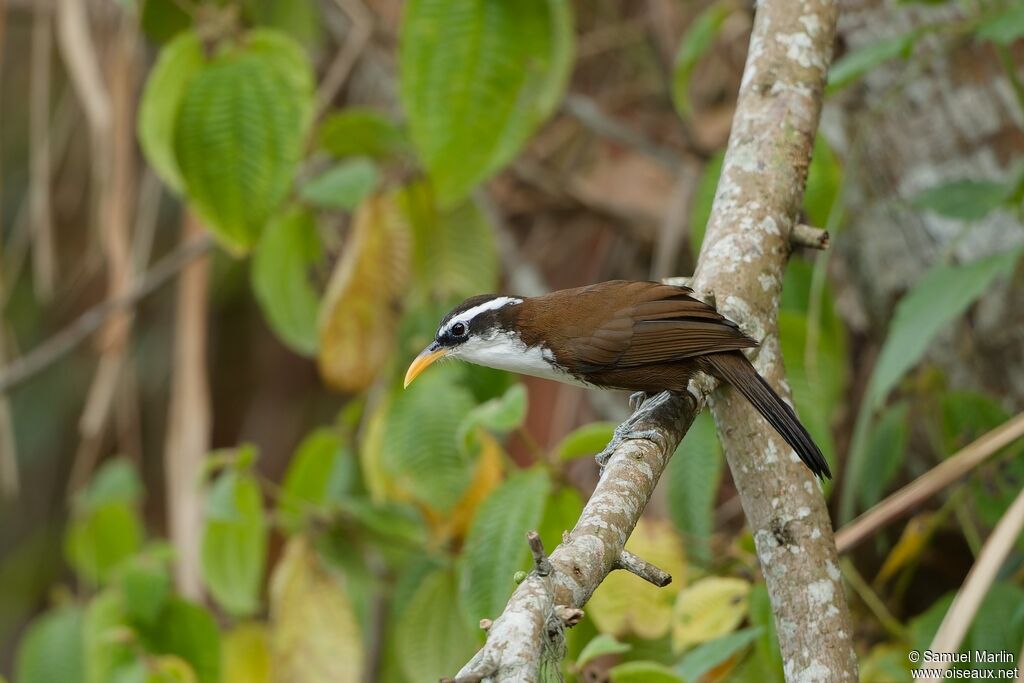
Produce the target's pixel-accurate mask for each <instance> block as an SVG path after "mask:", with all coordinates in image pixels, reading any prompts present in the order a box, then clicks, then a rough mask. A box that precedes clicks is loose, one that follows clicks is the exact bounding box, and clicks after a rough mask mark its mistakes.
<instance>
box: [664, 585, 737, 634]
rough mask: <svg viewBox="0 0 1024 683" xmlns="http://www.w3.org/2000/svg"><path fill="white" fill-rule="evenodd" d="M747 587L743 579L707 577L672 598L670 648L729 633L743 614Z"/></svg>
mask: <svg viewBox="0 0 1024 683" xmlns="http://www.w3.org/2000/svg"><path fill="white" fill-rule="evenodd" d="M749 597H750V584H749V583H748V582H746V581H744V580H743V579H737V578H730V577H722V576H709V577H707V578H705V579H701V580H700V581H698V582H697V583H695V584H693V585H692V586H690V587H689V588H687V589H686V590H684V591H682V592H681V593H680V594H679V597H678V598H676V607H675V613H674V614H673V623H672V647H673V648H674V649H675V650H676V651H679V650H684V649H686V648H688V647H690V646H691V645H696V644H698V643H704V642H707V641H709V640H713V639H715V638H718V637H720V636H724V635H726V634H727V633H732V632H733V631H734V630H735V629H736V627H737V626H739V625H740V622H741V621H743V617H744V615H746V613H747V599H748V598H749Z"/></svg>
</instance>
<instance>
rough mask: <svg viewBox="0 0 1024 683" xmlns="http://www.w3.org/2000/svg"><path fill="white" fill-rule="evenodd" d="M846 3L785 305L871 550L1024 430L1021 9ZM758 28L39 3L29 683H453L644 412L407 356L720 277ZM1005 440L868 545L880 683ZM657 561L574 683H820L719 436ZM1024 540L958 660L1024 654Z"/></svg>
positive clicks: (723, 4)
mask: <svg viewBox="0 0 1024 683" xmlns="http://www.w3.org/2000/svg"><path fill="white" fill-rule="evenodd" d="M840 8H841V15H840V24H839V37H838V41H837V45H836V59H835V62H834V64H833V67H832V70H831V72H830V79H829V87H828V92H827V99H826V104H825V108H824V114H823V118H822V124H821V131H820V135H819V137H818V140H817V141H816V143H815V149H814V158H813V162H812V164H811V167H810V169H809V179H808V186H807V193H806V197H805V202H804V211H803V215H802V216H801V217H800V220H801V221H802V222H804V223H808V224H810V225H814V226H817V227H821V228H826V229H827V230H828V231H829V232H830V234H831V236H832V246H831V248H830V249H829V250H827V251H812V250H807V249H798V250H797V251H796V252H795V253H794V254H793V257H792V259H791V262H790V265H789V267H788V270H787V274H786V281H785V285H784V291H783V301H782V307H781V311H780V315H779V330H780V334H781V338H782V346H783V352H784V356H785V364H786V369H787V373H788V381H789V384H790V387H791V388H792V391H793V395H794V400H795V402H796V405H797V408H798V411H799V413H800V415H801V417H802V419H803V421H804V422H805V424H807V426H808V428H809V429H810V431H811V433H812V434H813V435H814V437H815V439H816V441H817V442H818V443H819V444H820V445H821V447H822V450H823V451H824V453H825V454H826V456H827V458H828V459H829V461H830V463H831V464H832V470H833V472H836V473H837V476H836V479H835V481H834V484H829V485H827V486H826V489H825V494H826V495H827V496H828V500H829V506H830V510H831V512H832V515H833V520H834V524H835V526H836V528H837V529H838V528H840V527H842V526H843V525H845V524H847V523H848V522H850V521H851V520H852V519H853V518H854V517H856V516H857V515H858V514H860V513H861V512H863V511H865V510H867V509H868V508H870V507H871V506H873V505H875V504H876V503H878V502H879V501H881V500H882V499H883V498H885V497H886V496H888V495H890V494H892V493H894V492H896V491H897V490H898V489H899V488H900V487H901V486H903V485H905V484H907V483H908V482H910V481H912V480H914V479H916V478H918V477H932V478H931V479H930V481H935V479H934V474H933V473H934V468H936V467H937V466H938V465H940V464H942V463H948V462H950V461H951V460H952V461H953V462H954V463H961V462H963V461H962V460H956V459H955V458H956V455H957V454H958V452H959V451H960V450H961V449H962V448H964V447H965V446H968V445H969V444H972V442H974V441H975V440H976V439H977V438H978V437H980V436H982V435H983V434H985V433H986V432H988V431H989V430H992V429H994V428H997V427H1000V426H1003V428H1004V429H1011V430H1017V431H1016V432H1015V433H1016V434H1018V435H1019V434H1020V429H1021V422H1022V419H1024V418H1022V417H1021V415H1020V412H1021V410H1022V408H1024V279H1022V278H1024V275H1022V272H1021V269H1020V267H1019V264H1020V255H1021V253H1022V245H1024V225H1022V216H1024V209H1022V198H1024V165H1022V164H1021V160H1022V159H1024V156H1022V151H1024V85H1022V79H1024V5H1021V4H1020V3H1019V2H1015V1H1014V0H1005V1H999V0H977V1H971V2H958V1H956V0H900V1H898V2H896V1H894V2H880V1H877V0H843V2H841V3H840ZM752 20H753V7H752V5H751V4H750V3H746V2H737V1H733V0H713V1H708V0H644V1H643V2H616V1H611V0H608V1H605V0H599V1H595V2H586V3H583V2H579V3H567V2H562V1H561V0H528V1H527V0H523V1H522V2H518V1H517V2H515V3H504V2H500V1H498V0H472V1H468V0H467V1H464V2H463V1H460V2H455V1H452V0H410V1H409V2H405V3H402V2H399V1H398V0H292V1H291V2H275V1H274V0H0V48H2V49H0V226H2V248H0V249H2V251H0V307H2V312H3V315H2V323H0V324H2V327H0V676H2V675H6V676H8V677H10V680H13V681H16V682H17V683H43V682H51V681H53V682H58V681H60V682H66V681H89V682H90V683H93V682H96V683H100V682H104V683H105V682H106V681H118V682H126V681H198V682H199V683H217V682H218V681H224V682H225V683H239V682H242V681H251V682H260V681H270V680H273V681H294V682H298V683H303V682H307V681H308V682H314V683H315V682H318V681H335V682H337V681H396V682H398V681H420V680H437V679H438V678H439V677H440V676H442V675H454V673H455V672H456V671H457V670H458V669H459V668H460V667H461V665H462V664H463V663H464V662H465V661H466V660H467V659H468V657H469V656H470V655H471V654H472V653H473V652H474V650H475V649H476V648H477V647H478V646H479V645H480V644H481V643H482V639H483V632H482V631H481V630H480V629H479V627H478V624H479V621H480V620H481V619H485V618H491V619H493V618H495V617H496V616H497V615H498V614H499V613H500V611H501V608H502V606H503V605H504V603H505V600H506V599H507V597H508V595H509V594H510V592H511V590H512V589H513V587H514V585H515V582H514V578H515V574H516V572H517V571H519V570H522V569H525V568H527V567H528V566H529V563H528V551H527V547H526V544H525V543H524V542H523V536H524V534H525V532H526V531H527V530H529V529H535V528H536V529H539V530H540V532H541V535H542V538H543V540H544V542H545V544H546V546H547V548H548V549H552V548H554V547H555V545H556V544H557V543H558V542H559V540H560V538H561V533H562V531H563V530H566V529H571V528H572V526H573V523H574V521H575V519H576V518H577V517H578V515H579V512H580V510H581V506H582V504H583V502H584V501H585V500H586V499H587V497H588V496H589V494H590V492H591V491H592V490H593V487H594V485H595V483H596V481H597V470H596V465H595V464H594V462H593V459H592V457H591V456H592V455H593V454H594V453H596V452H597V451H599V450H600V449H601V448H602V447H603V446H604V444H605V443H606V441H607V439H608V438H609V436H610V434H611V429H612V427H613V426H614V424H615V423H616V421H618V420H620V419H622V418H623V417H625V416H626V413H627V408H626V401H625V396H624V395H618V394H604V393H601V392H587V391H584V390H581V389H577V388H573V387H568V386H562V385H558V384H554V383H548V382H544V381H540V380H533V379H523V378H519V377H515V376H510V375H507V374H504V373H498V372H493V371H488V370H484V369H481V368H476V367H468V366H463V365H459V364H454V363H452V364H447V365H444V366H441V367H435V368H431V370H430V372H428V373H425V374H424V375H423V376H422V377H421V378H420V379H419V380H417V382H416V383H415V384H414V385H412V387H410V389H408V390H406V391H402V388H401V377H402V375H403V374H404V370H405V368H406V366H407V365H408V363H409V361H410V360H411V358H412V357H413V356H414V355H415V354H416V353H417V352H418V351H419V350H420V349H421V348H422V347H423V346H424V345H425V344H426V343H428V342H429V341H430V339H431V338H432V335H433V333H434V330H435V327H436V324H437V322H438V320H439V319H440V317H441V315H442V314H443V313H444V312H445V311H446V310H447V309H448V308H450V307H451V306H452V305H453V304H454V303H457V302H458V301H460V300H462V299H463V298H465V297H468V296H471V295H474V294H478V293H484V292H492V291H496V292H504V293H514V294H520V295H531V294H536V293H540V292H543V291H547V290H551V289H557V288H562V287H572V286H579V285H583V284H587V283H592V282H597V281H601V280H607V279H613V278H630V279H657V278H661V277H668V276H678V275H688V274H690V273H691V272H692V270H693V267H694V264H695V262H696V258H697V254H698V253H699V249H700V244H701V240H702V236H703V230H704V226H705V223H706V222H707V219H708V215H709V213H710V210H711V204H712V200H713V197H714V192H715V187H716V183H717V179H718V173H719V170H720V168H721V164H722V156H723V150H724V147H725V144H726V141H727V138H728V134H729V127H730V123H731V119H732V114H733V111H734V107H735V98H736V92H737V90H738V88H739V83H740V78H741V75H742V68H743V64H744V60H745V58H746V47H747V40H748V38H749V33H750V29H751V25H752ZM1014 416H1016V417H1014ZM1006 442H1009V445H1008V446H1005V447H1002V448H993V447H986V446H984V445H982V446H980V447H975V448H974V450H973V451H971V452H972V453H973V454H974V459H973V460H972V464H970V465H967V466H963V467H961V466H959V465H957V466H955V467H957V468H959V469H956V472H957V474H956V476H954V477H952V478H951V479H950V480H949V481H946V482H945V483H942V484H941V485H940V486H937V487H936V488H937V492H936V493H935V494H934V495H932V496H931V497H929V498H927V499H926V500H924V501H912V504H911V503H905V504H904V503H900V502H899V501H900V500H904V499H902V498H897V503H896V506H897V508H899V509H900V513H901V514H900V519H898V520H897V521H894V522H893V523H891V524H889V525H887V526H884V527H880V528H875V529H873V530H872V531H871V532H870V533H869V534H868V535H867V537H866V538H862V539H859V543H858V544H856V547H854V543H852V542H848V543H846V545H844V544H843V543H842V542H841V543H840V550H841V552H842V553H843V563H842V567H841V568H842V571H843V574H844V577H845V579H846V581H847V585H848V587H849V591H848V594H849V600H850V604H851V609H852V611H853V615H854V622H855V631H856V632H855V641H856V646H857V650H858V654H859V655H860V657H861V678H862V680H864V681H878V682H881V681H906V680H910V674H909V667H910V663H909V662H908V660H907V652H908V650H910V649H918V650H920V649H923V648H925V647H927V644H928V643H929V642H931V638H932V637H933V635H934V634H935V632H936V629H937V628H938V626H939V623H940V622H941V620H942V617H943V615H944V614H945V612H946V610H947V608H948V607H949V604H950V602H951V600H952V598H953V596H954V595H955V593H956V591H957V590H958V589H959V588H960V587H961V585H962V584H963V581H964V578H965V576H966V575H967V572H968V571H969V569H970V568H971V566H972V564H973V563H974V560H975V558H976V556H977V555H978V553H979V552H980V550H981V548H982V547H983V545H984V544H985V541H986V539H987V538H988V536H989V534H990V533H991V530H992V529H993V527H994V526H995V525H996V524H997V523H998V522H999V520H1000V519H1002V518H1003V517H1004V515H1006V513H1007V509H1008V506H1009V505H1010V503H1011V502H1012V501H1013V500H1014V498H1015V497H1016V496H1018V495H1019V494H1020V491H1021V489H1022V486H1024V455H1022V444H1021V441H1020V440H1019V439H1016V440H1015V439H1012V438H1011V439H1006V440H1004V443H1006ZM1018 507H1019V506H1018ZM628 547H629V548H630V549H632V550H634V551H635V552H637V553H638V554H640V555H641V556H643V557H645V558H647V559H649V560H651V561H653V562H655V563H656V564H658V565H659V566H662V567H663V568H665V569H666V570H668V571H670V573H672V575H673V577H674V581H673V583H672V584H671V585H670V586H669V587H668V588H665V589H655V588H653V587H651V586H648V585H646V584H644V583H643V582H642V581H641V580H640V579H638V578H636V577H635V576H632V575H622V573H616V574H613V575H612V576H611V577H609V579H608V580H607V581H606V582H605V583H604V584H603V585H602V587H601V588H600V590H599V591H598V592H597V594H595V596H594V598H593V600H592V601H591V603H589V604H588V606H587V608H586V610H585V611H586V614H587V616H586V618H585V619H584V621H583V622H582V623H581V624H580V625H579V626H577V627H576V628H574V629H572V630H571V631H570V632H568V634H567V635H568V646H567V652H565V653H553V658H552V662H551V663H549V664H550V665H549V666H548V667H547V669H546V672H545V675H546V676H547V677H549V678H550V679H551V680H556V679H557V678H558V676H563V677H564V678H565V679H567V680H584V681H609V680H611V681H625V682H628V681H651V680H657V681H661V680H666V681H687V682H693V681H720V680H738V681H773V680H776V681H781V680H782V668H781V659H780V657H779V653H778V646H777V642H776V638H775V635H774V626H773V624H772V620H771V612H770V607H769V604H768V597H767V593H766V591H765V588H764V582H763V580H762V579H761V577H760V574H759V568H758V563H757V559H756V554H755V553H754V548H753V542H752V540H751V537H750V533H749V531H748V530H747V529H746V528H745V525H744V519H743V514H742V510H741V509H740V506H739V501H738V499H737V496H736V493H735V489H734V488H733V486H732V483H731V480H730V475H729V472H728V468H727V467H725V466H724V460H723V458H722V455H721V452H720V449H719V446H718V443H717V439H716V437H715V432H714V425H713V423H712V422H711V420H710V418H709V417H708V416H707V415H706V414H705V415H702V416H701V417H700V418H699V419H698V421H697V422H696V423H695V425H694V427H693V428H692V429H691V431H690V433H689V434H688V436H687V438H686V440H685V441H684V443H683V445H682V446H681V447H680V450H679V451H678V452H677V454H676V456H675V457H674V458H673V461H672V464H671V466H670V469H669V471H668V472H667V473H666V476H665V477H664V479H663V481H662V482H661V484H660V486H659V490H658V492H657V494H656V496H655V499H654V500H653V501H652V503H651V505H650V507H649V509H648V511H647V513H646V514H645V517H644V519H643V520H642V522H641V525H640V526H639V527H638V529H637V531H636V533H635V534H634V537H633V538H632V539H631V541H630V543H629V546H628ZM1007 553H1008V557H1007V560H1006V562H1005V563H1003V565H1002V567H1001V569H1000V571H999V573H998V576H997V577H996V578H995V579H994V580H993V581H991V582H988V583H987V585H985V586H983V587H982V589H983V590H984V594H985V598H984V600H983V601H982V604H981V607H980V609H979V612H978V614H977V616H976V617H975V618H974V620H973V623H972V625H971V627H970V629H969V630H968V632H967V636H966V638H965V639H964V641H963V643H962V646H963V647H964V648H970V649H974V648H983V649H984V648H987V649H990V650H1005V651H1008V652H1012V653H1013V655H1014V657H1015V658H1016V659H1017V661H1018V662H1019V655H1020V653H1021V646H1022V642H1024V541H1022V540H1021V539H1017V540H1016V542H1015V545H1014V547H1012V548H1009V549H1008V550H1007ZM559 655H564V659H563V660H562V661H561V663H559V662H558V656H559ZM958 666H961V667H963V668H993V667H994V668H1003V669H1005V668H1008V666H1009V665H1007V664H1005V663H1003V664H980V663H969V664H961V665H958Z"/></svg>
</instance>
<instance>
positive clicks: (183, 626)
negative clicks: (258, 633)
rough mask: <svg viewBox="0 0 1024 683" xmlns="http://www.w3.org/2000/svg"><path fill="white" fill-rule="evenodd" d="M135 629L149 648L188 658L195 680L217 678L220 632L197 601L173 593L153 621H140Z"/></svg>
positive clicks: (205, 681) (212, 682) (208, 681)
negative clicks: (147, 622)
mask: <svg viewBox="0 0 1024 683" xmlns="http://www.w3.org/2000/svg"><path fill="white" fill-rule="evenodd" d="M138 633H139V639H140V640H141V641H142V644H143V645H144V646H145V647H146V649H147V650H148V651H149V652H151V653H153V654H162V655H175V656H177V657H181V658H182V659H183V660H185V661H186V662H188V664H189V665H190V666H191V667H192V669H193V670H194V671H195V674H196V678H197V679H198V683H219V682H220V632H219V631H218V630H217V622H216V621H214V619H213V616H212V615H211V614H210V613H209V612H208V611H206V610H205V609H204V608H203V607H201V606H200V605H196V604H195V603H191V602H189V601H187V600H185V599H183V598H179V597H173V598H171V599H170V600H169V601H168V602H167V604H166V605H165V606H164V609H163V610H162V611H161V612H160V616H159V617H158V618H157V619H156V620H155V621H154V622H153V624H140V625H139V627H138Z"/></svg>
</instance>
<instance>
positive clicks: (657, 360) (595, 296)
mask: <svg viewBox="0 0 1024 683" xmlns="http://www.w3.org/2000/svg"><path fill="white" fill-rule="evenodd" d="M545 300H546V301H545ZM531 301H534V302H536V308H535V309H534V310H533V311H532V312H531V313H532V317H534V318H535V319H536V320H537V321H538V324H539V325H540V326H542V327H543V328H546V329H547V330H549V331H550V330H552V329H557V330H560V331H561V334H560V335H559V338H558V339H557V340H555V343H554V344H552V351H553V352H554V353H555V355H556V357H558V356H564V358H560V359H559V360H563V361H564V360H566V359H567V358H568V357H571V358H572V360H573V366H574V367H576V368H578V369H579V371H580V372H583V373H590V372H602V371H607V370H608V369H610V368H626V367H637V366H642V365H655V364H662V363H672V362H675V361H679V360H683V359H686V358H692V357H694V356H700V355H704V354H707V353H718V352H722V351H734V350H737V349H745V348H749V347H752V346H757V342H756V341H754V340H753V339H751V338H750V337H748V336H746V335H745V334H743V333H742V332H741V331H740V330H739V328H738V327H737V326H736V324H735V323H733V322H732V321H731V320H727V319H726V318H724V317H723V316H722V315H720V314H719V313H718V311H716V310H715V309H714V308H712V307H711V306H709V305H707V304H705V303H704V302H702V301H699V300H697V299H695V298H694V297H693V291H692V290H690V289H688V288H685V287H673V286H669V285H663V284H659V283H656V282H630V281H625V280H615V281H612V282H603V283H601V284H598V285H592V286H590V287H584V288H581V289H576V290H563V291H560V292H554V293H552V294H549V295H547V296H546V297H538V298H536V299H533V300H531ZM554 304H557V305H554ZM555 315H557V318H556V317H555ZM548 338H549V339H550V332H548ZM527 343H529V342H527Z"/></svg>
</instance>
